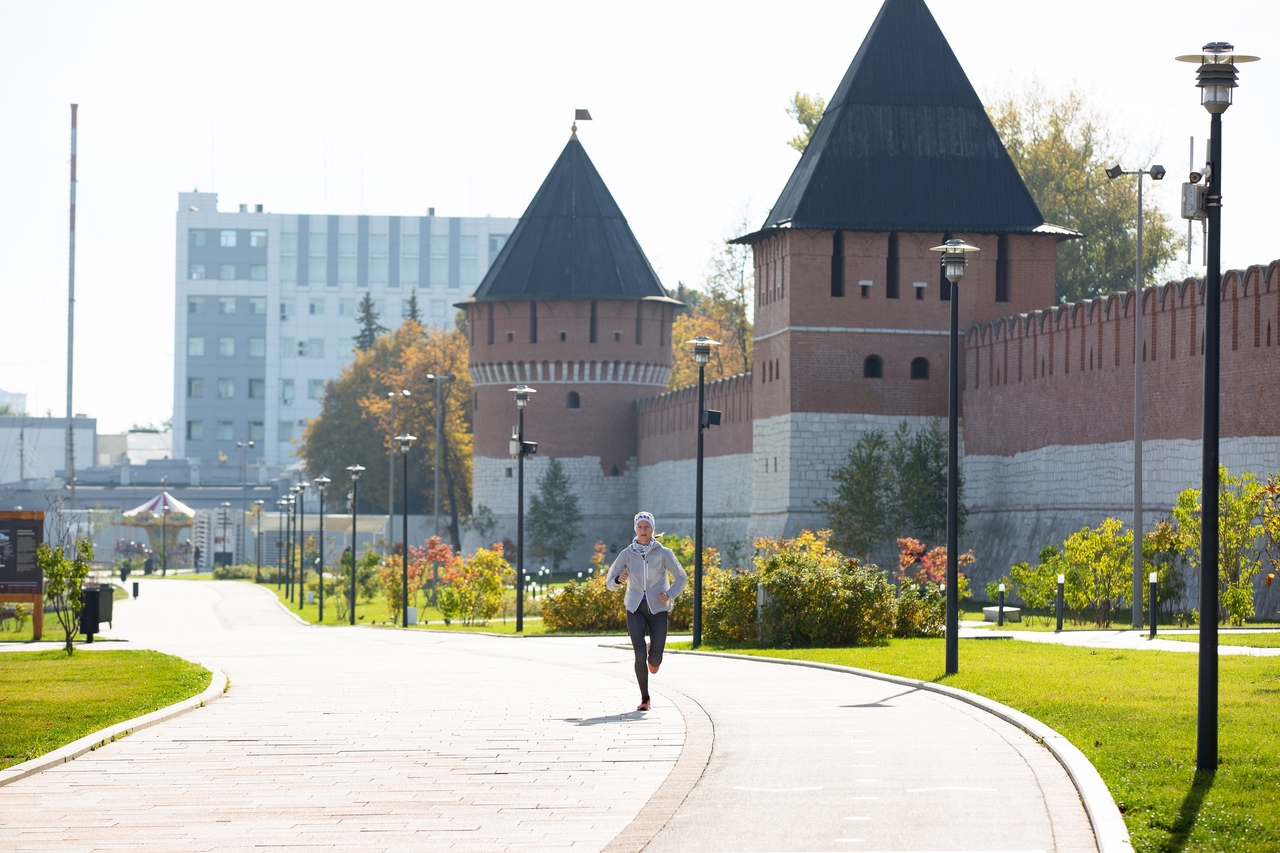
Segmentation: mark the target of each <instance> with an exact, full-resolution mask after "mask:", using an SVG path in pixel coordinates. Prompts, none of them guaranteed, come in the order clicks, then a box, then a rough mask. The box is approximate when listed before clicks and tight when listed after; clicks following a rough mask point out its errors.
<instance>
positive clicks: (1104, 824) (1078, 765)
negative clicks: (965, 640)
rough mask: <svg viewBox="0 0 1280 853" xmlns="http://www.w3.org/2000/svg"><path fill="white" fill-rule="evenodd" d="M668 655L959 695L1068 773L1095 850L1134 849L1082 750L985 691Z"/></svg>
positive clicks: (1122, 852)
mask: <svg viewBox="0 0 1280 853" xmlns="http://www.w3.org/2000/svg"><path fill="white" fill-rule="evenodd" d="M667 653H668V654H679V655H706V656H708V657H721V658H731V659H733V660H743V659H744V658H745V659H749V660H761V661H768V662H769V663H776V664H783V665H786V666H807V667H810V668H812V669H826V670H831V671H832V672H843V673H847V674H850V675H861V676H864V677H866V678H874V679H877V680H879V681H887V682H889V683H891V684H900V685H902V686H904V687H913V688H915V689H917V690H928V691H930V692H933V693H938V694H941V695H943V696H947V697H950V698H952V699H958V700H959V701H961V702H965V703H967V704H969V705H972V706H974V707H976V708H979V709H981V710H983V711H986V712H987V713H989V714H992V715H994V716H996V717H998V718H1000V719H1002V720H1004V721H1005V722H1007V723H1010V724H1012V725H1014V726H1016V727H1018V728H1019V729H1022V730H1023V731H1024V732H1026V733H1027V734H1028V735H1030V736H1031V737H1032V739H1034V740H1035V741H1036V742H1037V743H1040V744H1041V745H1043V746H1044V747H1045V748H1046V749H1048V750H1049V752H1050V753H1051V754H1052V755H1053V757H1054V758H1056V759H1057V760H1058V763H1059V764H1061V765H1062V766H1063V768H1064V769H1065V770H1066V771H1067V775H1068V776H1070V777H1071V781H1072V783H1073V784H1074V785H1075V786H1076V791H1077V792H1078V793H1079V794H1080V801H1081V802H1082V803H1083V804H1084V810H1085V813H1086V814H1088V816H1089V823H1090V824H1091V825H1092V826H1093V835H1094V840H1095V841H1097V843H1098V853H1133V843H1132V842H1131V841H1130V840H1129V830H1128V828H1127V827H1126V826H1125V825H1124V818H1123V817H1122V816H1121V814H1120V809H1119V808H1118V807H1117V806H1116V801H1115V800H1114V799H1113V798H1112V796H1111V791H1109V790H1108V789H1107V785H1106V783H1105V782H1103V781H1102V777H1101V776H1099V775H1098V771H1097V770H1096V769H1095V768H1094V766H1093V764H1092V763H1090V761H1089V759H1088V758H1086V757H1085V755H1084V753H1083V752H1081V751H1080V750H1079V749H1077V748H1076V746H1075V745H1074V744H1072V743H1071V742H1070V741H1069V740H1067V739H1066V738H1065V737H1063V736H1062V735H1060V734H1058V733H1057V732H1056V731H1054V730H1053V729H1051V728H1049V727H1048V726H1046V725H1045V724H1044V723H1042V722H1040V721H1039V720H1037V719H1035V718H1034V717H1029V716H1027V715H1026V714H1024V713H1022V712H1021V711H1015V710H1014V709H1013V708H1010V707H1008V706H1007V705H1001V704H1000V703H999V702H995V701H993V700H991V699H987V698H986V697H984V696H979V695H977V694H976V693H968V692H966V691H964V690H957V689H956V688H954V687H947V686H946V685H942V684H934V683H933V682H930V681H917V680H915V679H912V678H903V677H901V676H897V675H886V674H885V673H883V672H873V671H871V670H869V669H858V668H857V667H852V666H838V665H836V664H829V663H816V662H814V661H799V660H785V659H783V658H769V657H757V656H755V655H750V656H747V655H734V654H727V653H724V652H695V651H685V650H680V649H667Z"/></svg>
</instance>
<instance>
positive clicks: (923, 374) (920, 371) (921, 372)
mask: <svg viewBox="0 0 1280 853" xmlns="http://www.w3.org/2000/svg"><path fill="white" fill-rule="evenodd" d="M911 378H912V379H928V378H929V359H927V358H924V357H920V358H913V359H911Z"/></svg>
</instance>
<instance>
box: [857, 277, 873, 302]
mask: <svg viewBox="0 0 1280 853" xmlns="http://www.w3.org/2000/svg"><path fill="white" fill-rule="evenodd" d="M872 284H874V282H873V281H872V280H871V279H869V278H864V279H862V280H861V281H859V282H858V289H859V290H860V291H862V298H863V299H866V298H867V297H869V296H870V295H871V285H872Z"/></svg>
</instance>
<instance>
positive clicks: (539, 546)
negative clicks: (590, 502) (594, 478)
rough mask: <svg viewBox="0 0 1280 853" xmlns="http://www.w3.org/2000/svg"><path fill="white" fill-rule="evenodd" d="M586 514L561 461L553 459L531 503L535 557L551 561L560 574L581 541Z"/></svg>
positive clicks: (531, 531) (530, 514)
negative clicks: (579, 528) (563, 565)
mask: <svg viewBox="0 0 1280 853" xmlns="http://www.w3.org/2000/svg"><path fill="white" fill-rule="evenodd" d="M581 521H582V510H581V509H580V508H579V506H578V496H577V495H576V494H574V492H573V483H572V481H571V480H570V479H569V474H568V472H567V471H565V469H564V465H562V464H561V463H560V460H559V459H552V460H551V463H550V464H549V465H548V466H547V470H546V471H544V472H543V473H542V476H541V477H539V478H538V491H537V492H536V493H535V494H534V495H533V497H532V498H531V499H530V500H529V533H530V538H531V540H532V543H533V555H534V556H535V557H542V558H545V559H547V560H548V561H550V563H551V571H553V572H555V571H559V569H560V564H561V563H563V562H564V561H565V560H566V559H567V558H568V556H569V552H570V551H572V550H573V546H574V545H575V544H576V543H577V541H578V539H579V538H580V537H581V535H582V534H581V532H580V531H579V530H578V525H579V524H580V523H581Z"/></svg>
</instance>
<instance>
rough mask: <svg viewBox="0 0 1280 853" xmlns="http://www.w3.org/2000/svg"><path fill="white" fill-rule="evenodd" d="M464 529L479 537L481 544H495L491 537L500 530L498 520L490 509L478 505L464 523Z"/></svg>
mask: <svg viewBox="0 0 1280 853" xmlns="http://www.w3.org/2000/svg"><path fill="white" fill-rule="evenodd" d="M462 529H463V530H468V531H470V532H472V533H474V534H475V535H476V536H479V537H480V541H481V542H489V543H490V544H493V543H492V541H491V539H490V537H492V536H493V531H495V530H497V529H498V518H497V516H495V515H494V514H493V510H491V509H489V507H487V506H485V505H484V504H476V505H475V507H474V508H473V509H472V510H471V515H469V516H467V518H466V520H465V521H463V522H462Z"/></svg>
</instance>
